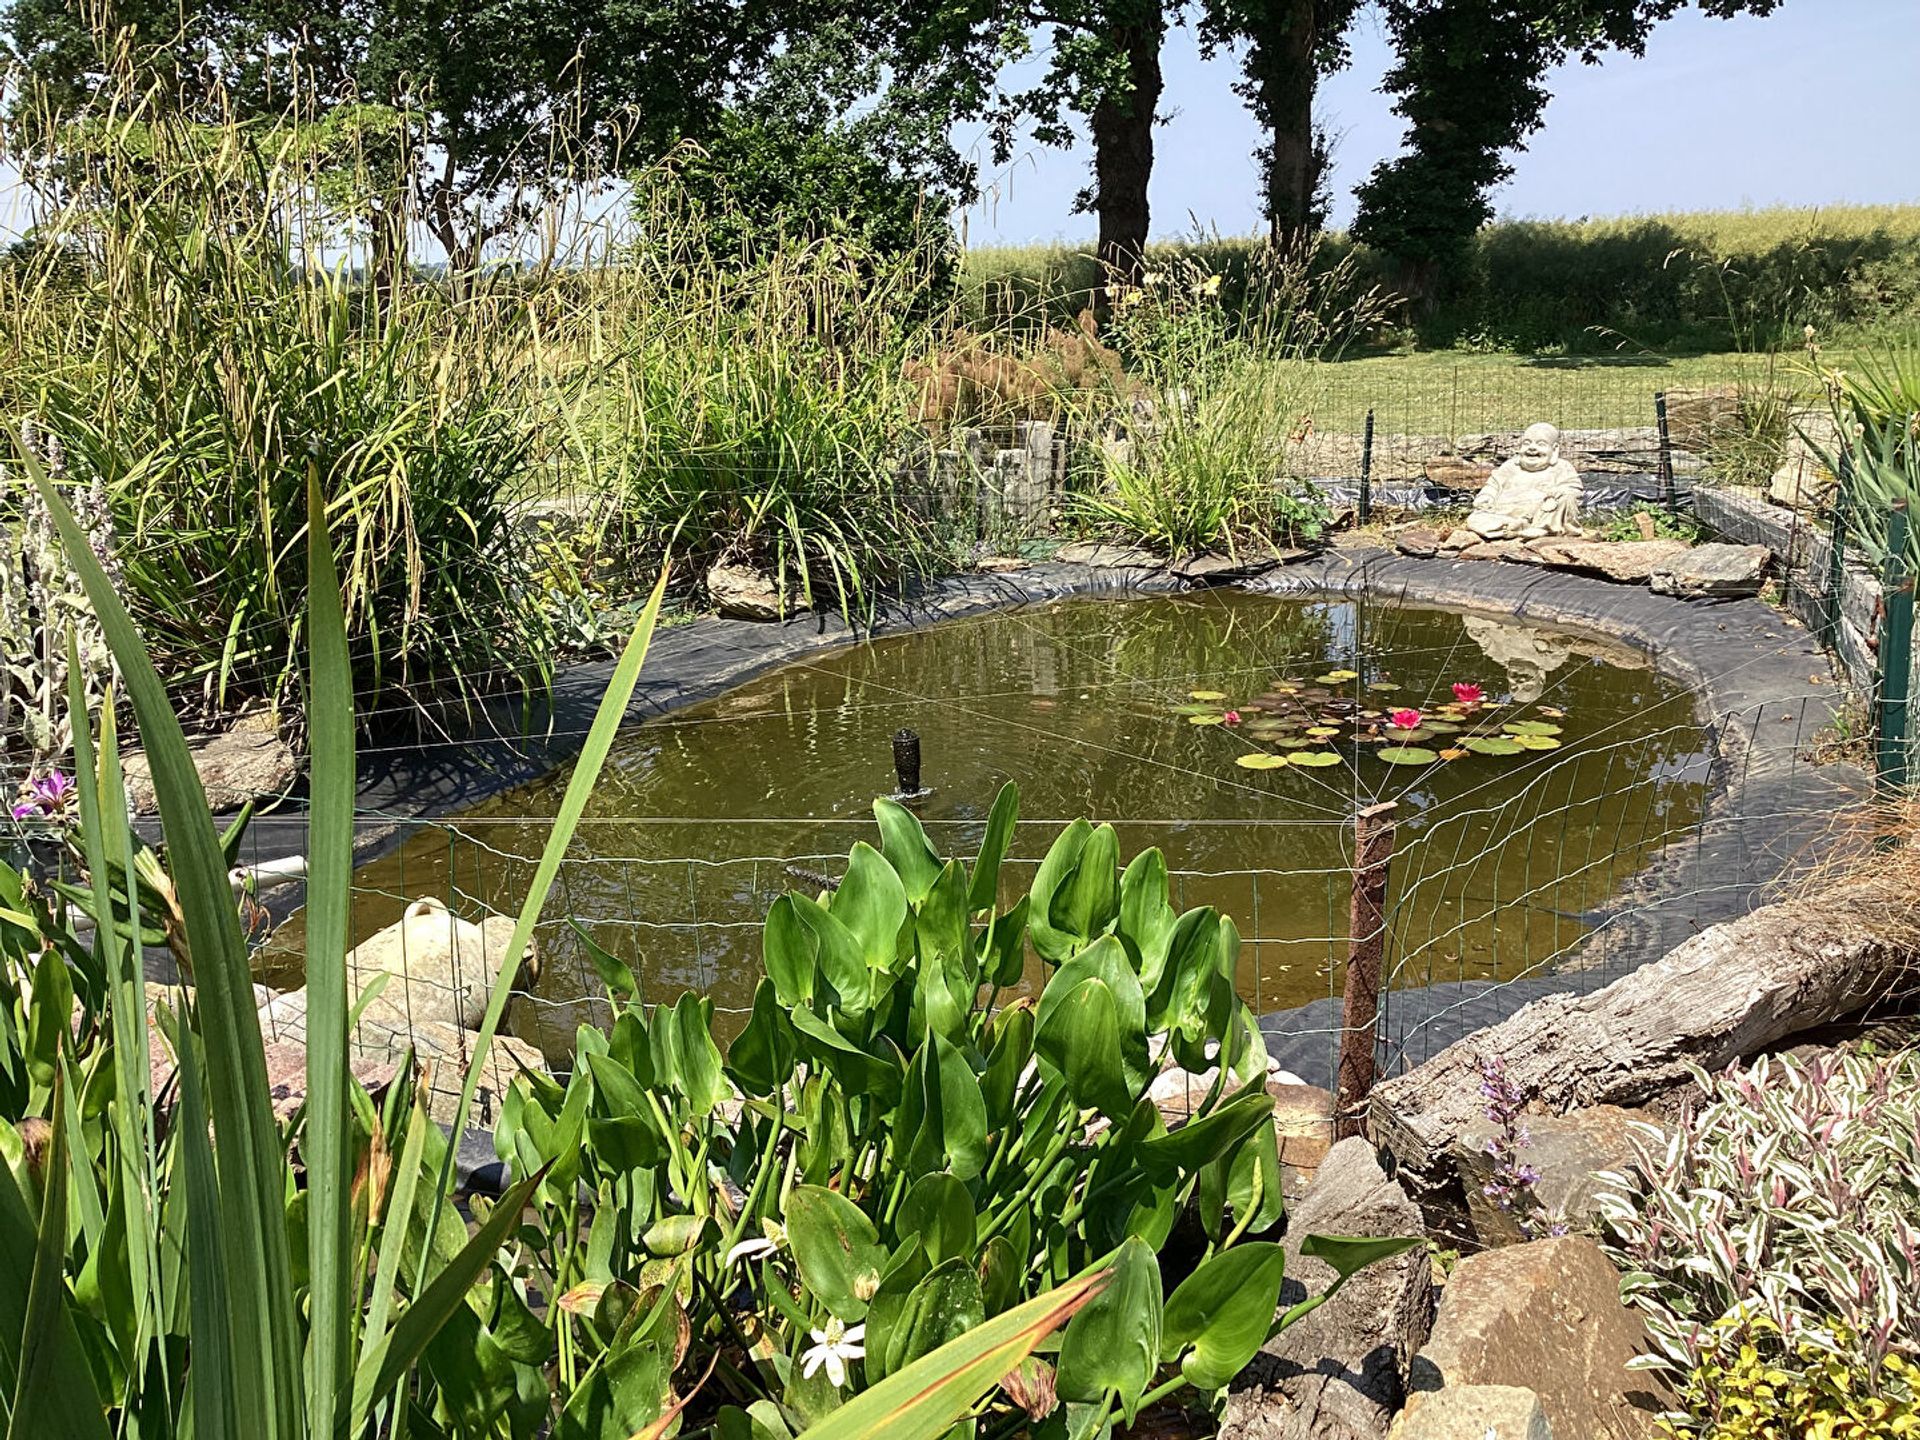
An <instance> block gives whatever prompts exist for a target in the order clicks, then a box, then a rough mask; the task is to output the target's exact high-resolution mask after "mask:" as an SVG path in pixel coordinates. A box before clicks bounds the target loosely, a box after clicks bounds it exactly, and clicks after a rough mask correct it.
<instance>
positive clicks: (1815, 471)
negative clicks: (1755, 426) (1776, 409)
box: [1767, 409, 1840, 510]
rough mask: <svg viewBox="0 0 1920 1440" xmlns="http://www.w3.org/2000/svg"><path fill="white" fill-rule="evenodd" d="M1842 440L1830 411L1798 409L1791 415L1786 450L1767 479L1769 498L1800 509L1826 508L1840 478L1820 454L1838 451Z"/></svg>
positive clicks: (1780, 503)
mask: <svg viewBox="0 0 1920 1440" xmlns="http://www.w3.org/2000/svg"><path fill="white" fill-rule="evenodd" d="M1839 440H1840V432H1839V430H1838V429H1837V428H1836V427H1835V425H1834V423H1833V415H1832V414H1831V413H1830V412H1829V411H1827V410H1825V409H1809V410H1796V411H1794V412H1793V414H1792V415H1790V416H1788V417H1787V446H1786V454H1785V456H1784V458H1783V459H1782V460H1781V462H1780V466H1779V468H1778V469H1776V470H1775V471H1774V472H1773V475H1772V478H1771V479H1769V480H1768V482H1767V498H1768V499H1769V500H1772V501H1773V502H1774V503H1775V504H1779V505H1789V506H1792V507H1793V508H1794V509H1796V510H1822V509H1825V508H1826V506H1827V504H1828V502H1829V501H1830V500H1831V499H1832V496H1833V491H1834V486H1835V484H1836V483H1837V482H1836V481H1835V479H1834V474H1833V472H1832V471H1831V470H1829V469H1828V468H1827V464H1826V461H1824V460H1822V459H1821V458H1820V456H1821V452H1822V451H1825V452H1826V453H1828V454H1832V453H1833V452H1835V451H1837V450H1838V449H1839V448H1840V444H1839Z"/></svg>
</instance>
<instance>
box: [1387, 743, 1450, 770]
mask: <svg viewBox="0 0 1920 1440" xmlns="http://www.w3.org/2000/svg"><path fill="white" fill-rule="evenodd" d="M1380 758H1381V759H1382V760H1384V761H1386V762H1387V763H1388V764H1389V765H1431V764H1432V763H1433V762H1434V761H1436V760H1438V759H1439V758H1440V756H1439V754H1438V753H1437V752H1436V751H1433V750H1425V749H1422V748H1421V747H1420V746H1418V745H1389V746H1387V747H1386V748H1385V749H1383V750H1382V751H1381V752H1380Z"/></svg>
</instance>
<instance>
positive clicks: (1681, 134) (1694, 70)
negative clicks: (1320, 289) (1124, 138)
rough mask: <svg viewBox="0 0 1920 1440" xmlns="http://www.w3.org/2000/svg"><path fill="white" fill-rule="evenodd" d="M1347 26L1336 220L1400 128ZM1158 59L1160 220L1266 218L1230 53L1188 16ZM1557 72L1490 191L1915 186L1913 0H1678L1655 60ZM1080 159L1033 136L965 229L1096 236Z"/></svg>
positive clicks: (1693, 193)
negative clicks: (1723, 11)
mask: <svg viewBox="0 0 1920 1440" xmlns="http://www.w3.org/2000/svg"><path fill="white" fill-rule="evenodd" d="M1353 41H1354V44H1353V50H1354V64H1353V66H1352V68H1351V69H1349V70H1347V71H1346V72H1344V73H1342V74H1340V75H1337V76H1334V77H1332V78H1331V79H1330V80H1328V81H1327V82H1326V83H1325V84H1324V86H1323V88H1322V91H1321V106H1320V109H1321V113H1322V115H1323V116H1324V117H1325V119H1326V121H1327V122H1328V123H1329V124H1330V126H1331V127H1332V128H1333V130H1334V131H1335V132H1336V133H1337V134H1338V135H1340V137H1341V138H1340V142H1339V146H1338V149H1337V150H1336V152H1335V156H1334V168H1335V174H1334V200H1335V214H1334V219H1335V223H1337V224H1338V223H1344V222H1345V221H1346V220H1348V219H1349V218H1351V216H1352V213H1353V199H1352V189H1353V186H1354V185H1355V183H1357V182H1358V181H1359V180H1361V179H1363V178H1365V176H1366V174H1367V173H1368V172H1369V171H1370V170H1371V169H1372V168H1373V166H1374V164H1375V163H1376V162H1377V161H1379V160H1380V159H1382V158H1384V157H1385V156H1387V155H1390V154H1392V153H1394V151H1395V150H1396V149H1397V148H1398V146H1399V139H1400V129H1401V127H1400V122H1399V120H1398V118H1397V117H1396V116H1394V115H1393V114H1392V113H1391V112H1390V110H1389V108H1388V107H1389V101H1388V98H1387V97H1386V96H1384V95H1381V94H1380V93H1378V86H1379V83H1380V77H1381V75H1382V74H1383V73H1384V72H1385V70H1386V68H1387V65H1388V62H1389V58H1390V57H1389V53H1388V49H1387V46H1386V44H1385V42H1384V40H1383V38H1382V36H1381V33H1380V30H1379V26H1378V24H1377V23H1376V22H1375V21H1374V20H1373V18H1372V17H1371V16H1368V15H1363V16H1362V18H1361V20H1360V22H1359V24H1358V26H1357V27H1356V29H1355V31H1354V35H1353ZM1165 63H1166V76H1167V87H1166V98H1165V100H1164V101H1163V105H1162V112H1163V114H1167V115H1169V116H1170V118H1169V119H1167V121H1166V123H1165V124H1163V125H1162V126H1161V127H1160V129H1159V132H1158V135H1157V137H1156V140H1155V150H1156V159H1155V165H1154V175H1153V187H1152V191H1151V195H1150V198H1151V201H1152V205H1153V230H1154V234H1155V235H1157V236H1169V235H1178V234H1182V233H1186V232H1188V231H1189V230H1190V229H1191V228H1192V225H1193V223H1194V221H1195V220H1196V219H1197V220H1198V221H1199V223H1200V224H1202V225H1203V226H1206V227H1207V228H1209V229H1211V228H1215V227H1217V228H1218V229H1219V230H1220V231H1222V232H1223V233H1226V234H1244V233H1247V232H1248V231H1251V230H1253V229H1255V228H1256V227H1257V226H1258V224H1259V214H1258V207H1257V201H1256V177H1255V172H1254V166H1253V162H1252V159H1251V156H1252V153H1253V150H1254V148H1255V146H1257V145H1258V144H1259V133H1258V131H1257V129H1256V127H1255V126H1254V125H1253V123H1252V121H1251V120H1250V119H1249V118H1248V116H1247V113H1246V111H1245V109H1244V108H1243V107H1242V105H1241V103H1240V100H1239V97H1237V96H1236V95H1235V94H1234V93H1233V90H1232V85H1233V81H1234V79H1235V78H1236V76H1237V74H1238V67H1237V66H1236V64H1235V62H1234V60H1233V59H1232V58H1231V57H1229V56H1225V55H1221V56H1217V57H1215V58H1214V59H1213V60H1211V61H1204V60H1202V59H1201V58H1200V55H1199V53H1198V47H1197V46H1196V45H1195V44H1194V40H1193V35H1192V32H1191V31H1186V30H1182V31H1179V32H1176V34H1175V35H1174V36H1173V37H1172V38H1171V40H1170V42H1169V45H1168V50H1167V54H1166V57H1165ZM1548 88H1549V89H1550V90H1551V91H1552V93H1553V101H1552V103H1551V104H1549V105H1548V107H1547V114H1546V126H1545V128H1544V129H1542V130H1540V131H1539V132H1537V133H1536V134H1535V135H1534V137H1533V140H1532V143H1531V144H1530V145H1529V146H1528V148H1527V150H1526V151H1525V152H1524V153H1522V154H1520V155H1519V156H1518V157H1516V160H1515V165H1514V176H1513V179H1512V180H1510V181H1509V182H1508V183H1507V184H1506V185H1505V186H1504V187H1503V188H1502V189H1501V190H1500V192H1499V193H1498V195H1497V196H1496V197H1495V203H1496V205H1497V207H1498V209H1499V210H1500V212H1501V213H1502V214H1503V215H1515V216H1530V217H1549V216H1553V217H1573V216H1580V215H1620V214H1631V213H1635V212H1642V211H1656V210H1683V209H1684V210H1704V209H1713V210H1719V209H1735V208H1739V207H1743V206H1749V205H1751V206H1764V205H1774V204H1794V205H1827V204H1836V203H1841V202H1856V203H1879V202H1901V201H1920V151H1916V149H1915V139H1916V136H1920V0H1786V3H1785V4H1784V5H1782V7H1781V8H1780V9H1779V10H1777V11H1776V12H1775V13H1774V14H1773V15H1772V16H1770V17H1768V18H1766V19H1754V18H1751V17H1742V18H1739V19H1735V20H1710V19H1707V18H1705V17H1703V16H1701V15H1699V14H1698V13H1696V12H1692V11H1688V12H1683V13H1682V14H1680V15H1678V16H1676V17H1675V18H1674V19H1672V20H1670V21H1668V22H1667V23H1666V24H1664V25H1662V26H1660V27H1658V28H1657V29H1656V30H1655V31H1654V32H1653V34H1652V36H1651V37H1650V39H1649V41H1648V44H1647V54H1646V57H1645V58H1644V59H1639V60H1635V59H1632V58H1630V57H1625V56H1619V57H1614V58H1610V59H1609V60H1607V61H1606V62H1605V63H1603V64H1600V65H1592V66H1589V65H1581V64H1579V63H1578V62H1575V63H1574V64H1571V65H1568V66H1565V67H1563V68H1561V69H1559V70H1557V71H1555V72H1554V73H1553V75H1552V76H1551V78H1550V80H1549V82H1548ZM960 138H961V139H962V142H963V144H968V145H970V144H973V143H975V140H976V136H975V135H974V134H972V133H967V134H963V135H962V136H961V137H960ZM983 158H984V157H983ZM1086 164H1087V152H1086V150H1085V149H1084V147H1082V148H1078V149H1075V150H1072V151H1059V150H1048V149H1043V148H1040V147H1038V146H1034V145H1027V146H1025V147H1023V149H1022V151H1021V153H1020V154H1019V155H1018V156H1017V157H1016V159H1015V160H1014V162H1013V163H1012V164H1011V165H1010V166H1008V167H1007V168H1006V169H1005V170H1004V171H1001V172H999V173H998V174H997V175H995V176H993V177H991V178H992V179H993V181H994V185H993V192H992V193H991V194H990V195H989V197H988V198H987V199H986V200H984V201H983V202H982V203H981V204H979V205H976V206H975V207H973V208H972V210H970V211H969V212H968V214H967V215H966V217H965V224H966V231H967V237H968V241H969V243H970V244H974V245H990V244H995V243H1010V244H1017V243H1023V242H1026V241H1033V240H1056V239H1065V240H1069V241H1081V240H1086V239H1088V238H1089V237H1091V235H1092V233H1093V226H1092V221H1091V218H1090V217H1087V216H1080V215H1074V214H1072V213H1071V205H1072V201H1073V196H1074V194H1075V192H1076V191H1078V190H1079V189H1080V187H1081V186H1082V185H1084V184H1085V183H1086ZM983 168H985V167H983Z"/></svg>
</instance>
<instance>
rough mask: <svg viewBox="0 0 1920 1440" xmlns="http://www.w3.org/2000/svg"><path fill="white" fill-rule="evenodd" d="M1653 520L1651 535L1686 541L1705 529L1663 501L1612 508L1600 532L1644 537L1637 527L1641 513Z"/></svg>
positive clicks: (1618, 537) (1695, 538)
mask: <svg viewBox="0 0 1920 1440" xmlns="http://www.w3.org/2000/svg"><path fill="white" fill-rule="evenodd" d="M1642 516H1645V517H1646V518H1647V519H1648V520H1650V521H1652V522H1653V535H1654V538H1656V539H1660V540H1684V541H1686V542H1687V543H1688V544H1689V545H1691V544H1694V543H1695V542H1696V541H1698V540H1699V539H1700V537H1701V535H1702V534H1704V533H1705V532H1704V531H1703V530H1702V529H1701V526H1700V522H1699V521H1698V520H1695V519H1694V518H1693V516H1691V515H1688V514H1684V513H1682V514H1676V513H1675V512H1674V511H1672V510H1669V509H1668V508H1667V507H1666V506H1664V505H1645V504H1642V505H1635V506H1634V507H1633V508H1632V509H1630V510H1622V511H1618V512H1616V513H1615V514H1614V515H1613V516H1612V518H1610V519H1609V520H1608V521H1607V523H1606V526H1605V527H1604V528H1603V529H1602V530H1601V532H1600V536H1601V538H1602V539H1604V540H1644V539H1646V538H1647V536H1646V534H1645V532H1644V531H1642V530H1641V528H1640V525H1641V517H1642Z"/></svg>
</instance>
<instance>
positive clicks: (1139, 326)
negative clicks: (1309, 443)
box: [1067, 249, 1379, 555]
mask: <svg viewBox="0 0 1920 1440" xmlns="http://www.w3.org/2000/svg"><path fill="white" fill-rule="evenodd" d="M1255 281H1256V282H1257V287H1258V289H1259V291H1260V297H1259V298H1258V299H1257V300H1250V301H1249V302H1248V304H1247V307H1246V310H1245V312H1244V313H1236V312H1235V311H1233V310H1232V309H1230V308H1229V307H1228V306H1227V305H1225V304H1224V303H1223V302H1222V299H1221V291H1222V288H1223V282H1222V279H1221V277H1220V276H1218V275H1209V274H1207V273H1205V272H1204V271H1203V270H1202V269H1201V268H1200V267H1199V266H1197V265H1195V264H1193V263H1192V262H1190V261H1182V262H1178V263H1176V264H1174V265H1173V266H1171V267H1170V268H1168V269H1166V270H1150V271H1148V272H1147V274H1146V276H1145V277H1144V280H1143V283H1142V284H1141V285H1140V286H1138V287H1126V286H1114V287H1112V289H1111V291H1110V295H1111V305H1112V313H1111V318H1110V321H1109V324H1108V326H1107V334H1106V336H1105V337H1104V338H1105V339H1106V340H1107V342H1108V343H1109V344H1110V345H1111V346H1112V347H1113V349H1114V350H1115V351H1117V352H1118V353H1119V355H1120V356H1121V357H1122V359H1123V360H1125V361H1126V362H1127V372H1126V373H1127V382H1128V383H1127V385H1126V386H1125V388H1124V389H1122V388H1119V387H1115V386H1111V385H1105V386H1097V387H1095V388H1093V389H1090V390H1087V391H1083V392H1081V393H1079V394H1077V395H1074V396H1072V397H1070V398H1069V399H1068V402H1067V403H1068V406H1069V409H1070V413H1071V414H1072V415H1073V416H1074V419H1075V422H1076V429H1077V431H1078V434H1079V436H1080V438H1081V440H1082V442H1083V444H1087V445H1088V446H1089V448H1091V450H1092V457H1093V458H1092V461H1091V464H1090V466H1089V467H1088V468H1090V470H1091V471H1092V473H1091V475H1090V476H1089V477H1087V480H1086V482H1085V483H1086V485H1087V487H1088V490H1089V493H1087V494H1085V495H1084V496H1082V497H1081V498H1080V500H1079V506H1078V508H1079V510H1080V513H1081V514H1082V515H1083V516H1085V517H1086V518H1087V519H1089V520H1091V521H1092V522H1093V523H1095V524H1096V525H1099V526H1101V527H1103V528H1107V529H1111V530H1113V531H1116V532H1118V533H1119V534H1120V535H1121V536H1123V537H1124V538H1126V539H1128V540H1131V541H1134V542H1136V543H1139V544H1143V545H1147V546H1150V547H1152V548H1155V549H1159V550H1163V551H1166V552H1169V553H1171V554H1176V555H1178V554H1183V553H1189V552H1193V551H1203V550H1210V549H1226V550H1229V551H1231V550H1234V549H1236V548H1237V547H1239V546H1240V545H1243V544H1247V543H1258V542H1262V541H1272V540H1275V539H1280V540H1291V539H1305V538H1312V537H1314V536H1317V535H1318V534H1319V531H1320V528H1321V526H1322V525H1323V524H1324V522H1325V518H1326V514H1325V507H1324V506H1323V505H1322V503H1321V502H1320V500H1319V497H1318V496H1317V495H1316V494H1315V492H1314V491H1313V490H1312V489H1311V487H1309V486H1306V485H1305V484H1303V483H1301V482H1299V481H1296V480H1293V479H1292V478H1291V477H1290V476H1289V475H1288V442H1289V440H1290V439H1291V438H1292V437H1293V436H1294V434H1295V432H1296V430H1297V429H1298V427H1299V426H1300V425H1301V424H1302V422H1303V420H1304V419H1305V417H1306V416H1307V415H1308V414H1309V413H1310V412H1311V409H1312V400H1313V397H1314V396H1315V395H1316V393H1317V391H1318V387H1319V385H1320V384H1321V383H1323V381H1322V372H1320V371H1318V370H1317V369H1316V368H1315V367H1314V365H1313V363H1312V362H1314V361H1316V360H1322V359H1329V358H1334V357H1336V356H1338V355H1339V354H1340V353H1341V352H1342V351H1343V349H1344V348H1345V347H1346V345H1347V344H1348V343H1350V342H1351V341H1352V339H1353V338H1354V336H1355V334H1356V333H1358V331H1360V330H1361V329H1363V328H1364V327H1365V326H1366V325H1367V324H1368V323H1370V320H1371V319H1372V318H1374V317H1376V316H1377V315H1378V313H1379V307H1378V302H1377V298H1376V297H1374V296H1373V295H1372V294H1371V293H1369V294H1368V295H1366V296H1363V297H1362V298H1361V299H1360V300H1359V301H1357V302H1354V303H1352V304H1344V303H1342V299H1341V297H1342V296H1343V295H1344V294H1345V293H1346V292H1347V291H1348V290H1349V289H1350V288H1351V284H1352V277H1351V274H1350V273H1349V271H1348V269H1347V268H1346V267H1343V266H1336V267H1335V268H1334V269H1332V270H1331V271H1327V270H1322V269H1321V268H1320V267H1319V266H1318V265H1317V263H1316V260H1315V253H1314V252H1313V251H1312V250H1311V249H1304V250H1300V251H1297V252H1282V251H1270V252H1267V253H1266V256H1265V259H1264V261H1263V262H1262V264H1261V266H1260V267H1259V269H1258V270H1257V272H1256V276H1255ZM1102 435H1104V436H1105V438H1104V439H1099V438H1098V437H1100V436H1102Z"/></svg>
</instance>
